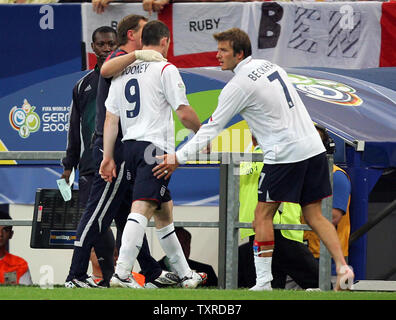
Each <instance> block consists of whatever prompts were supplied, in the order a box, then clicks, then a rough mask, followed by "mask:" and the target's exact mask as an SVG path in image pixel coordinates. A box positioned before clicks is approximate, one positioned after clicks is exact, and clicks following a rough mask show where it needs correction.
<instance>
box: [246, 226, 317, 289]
mask: <svg viewBox="0 0 396 320" xmlns="http://www.w3.org/2000/svg"><path fill="white" fill-rule="evenodd" d="M274 240H275V247H274V252H273V254H272V277H273V280H272V282H271V286H272V288H274V289H284V288H285V285H286V276H287V275H289V276H290V277H291V278H292V279H293V280H294V281H295V282H296V283H297V284H298V285H299V286H300V287H301V288H303V289H307V288H318V287H319V263H318V261H317V260H316V259H315V258H314V256H313V255H312V253H311V251H309V249H308V247H307V246H306V245H304V244H303V243H301V242H297V241H293V240H289V239H287V238H285V237H283V236H282V233H281V231H280V230H274ZM253 241H254V236H251V237H250V238H249V243H246V244H244V245H242V246H240V247H239V257H238V287H247V288H249V287H253V286H254V285H255V284H256V269H255V266H254V258H253Z"/></svg>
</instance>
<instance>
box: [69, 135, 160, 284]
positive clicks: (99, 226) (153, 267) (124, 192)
mask: <svg viewBox="0 0 396 320" xmlns="http://www.w3.org/2000/svg"><path fill="white" fill-rule="evenodd" d="M102 150H103V139H102V137H97V138H96V139H95V142H94V146H93V158H94V161H95V164H96V172H95V176H94V178H93V182H92V186H91V190H90V195H89V199H88V203H87V206H86V208H85V211H84V213H83V215H82V217H81V220H80V222H79V224H78V227H77V234H76V237H77V239H76V241H75V243H74V250H73V257H72V262H71V266H70V270H69V275H68V276H67V278H66V281H70V280H72V279H78V280H85V279H86V278H87V277H88V275H87V270H88V265H89V259H90V255H91V249H92V247H93V246H94V247H95V253H96V255H97V257H98V259H99V263H100V266H101V269H102V273H103V279H104V280H105V281H106V282H109V280H110V278H111V276H112V275H113V273H114V261H113V250H114V238H113V239H112V240H111V239H110V238H109V236H108V230H109V227H110V225H111V222H112V221H113V219H114V220H115V222H116V225H117V231H118V232H122V230H123V229H124V226H125V223H126V220H127V217H128V215H129V213H130V209H131V204H132V192H131V188H130V182H129V181H127V175H126V172H125V170H124V162H123V144H122V142H121V141H120V140H119V139H117V141H116V145H115V150H114V160H115V162H116V165H117V177H116V178H115V179H113V181H112V182H111V183H110V182H106V181H104V180H103V179H102V178H101V177H100V175H99V167H100V163H101V161H102V158H103V152H102ZM109 241H113V243H109ZM137 260H138V262H139V265H140V268H141V269H142V272H143V273H144V274H145V276H146V282H150V281H152V280H154V279H156V278H157V277H158V276H159V275H160V274H161V272H162V269H161V267H160V265H159V263H158V262H157V261H156V260H155V259H154V258H153V257H152V256H151V255H150V250H149V247H148V243H147V238H146V236H144V240H143V244H142V248H141V250H140V253H139V255H138V257H137Z"/></svg>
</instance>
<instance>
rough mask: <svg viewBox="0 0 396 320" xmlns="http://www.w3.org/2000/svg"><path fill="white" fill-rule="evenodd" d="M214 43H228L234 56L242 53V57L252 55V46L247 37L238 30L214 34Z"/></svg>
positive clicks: (233, 29) (243, 32)
mask: <svg viewBox="0 0 396 320" xmlns="http://www.w3.org/2000/svg"><path fill="white" fill-rule="evenodd" d="M213 38H215V40H216V41H230V43H231V47H232V49H233V50H234V55H235V54H236V53H239V52H241V51H243V55H244V57H245V58H246V57H249V56H251V55H252V44H251V42H250V39H249V36H248V34H247V33H246V32H245V31H242V30H241V29H239V28H231V29H228V30H226V31H223V32H219V33H215V34H214V35H213Z"/></svg>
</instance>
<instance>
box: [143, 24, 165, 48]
mask: <svg viewBox="0 0 396 320" xmlns="http://www.w3.org/2000/svg"><path fill="white" fill-rule="evenodd" d="M162 38H170V31H169V28H168V26H167V25H166V24H165V23H163V22H162V21H159V20H153V21H149V22H147V23H146V24H145V26H144V27H143V31H142V44H143V45H144V46H150V45H153V46H156V45H159V44H160V41H161V39H162Z"/></svg>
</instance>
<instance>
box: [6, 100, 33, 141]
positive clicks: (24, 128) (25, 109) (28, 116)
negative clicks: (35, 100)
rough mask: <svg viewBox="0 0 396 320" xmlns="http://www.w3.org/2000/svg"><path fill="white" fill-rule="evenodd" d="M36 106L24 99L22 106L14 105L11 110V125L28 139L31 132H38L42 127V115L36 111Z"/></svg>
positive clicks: (22, 136) (21, 135)
mask: <svg viewBox="0 0 396 320" xmlns="http://www.w3.org/2000/svg"><path fill="white" fill-rule="evenodd" d="M34 109H36V107H34V106H32V105H30V103H29V102H28V101H27V100H26V99H24V101H23V105H22V106H21V107H17V106H14V107H13V108H12V109H11V110H10V114H9V121H10V124H11V127H12V128H13V129H14V130H16V131H18V133H19V136H20V137H21V138H24V139H26V138H27V137H29V135H30V133H32V132H36V131H37V130H38V129H39V128H40V117H39V116H38V115H37V113H36V112H34Z"/></svg>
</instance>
